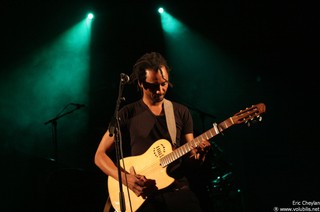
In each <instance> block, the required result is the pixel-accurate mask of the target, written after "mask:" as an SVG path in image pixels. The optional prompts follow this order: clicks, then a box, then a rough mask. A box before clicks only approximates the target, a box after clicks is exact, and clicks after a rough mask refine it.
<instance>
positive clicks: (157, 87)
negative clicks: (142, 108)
mask: <svg viewBox="0 0 320 212" xmlns="http://www.w3.org/2000/svg"><path fill="white" fill-rule="evenodd" d="M160 69H161V70H152V69H147V70H146V80H145V82H143V83H142V87H143V94H144V96H145V97H147V98H148V99H149V100H151V101H152V102H161V101H162V100H163V99H164V96H165V94H166V92H167V89H168V83H169V82H168V80H169V75H168V71H167V69H166V68H165V67H164V66H161V67H160Z"/></svg>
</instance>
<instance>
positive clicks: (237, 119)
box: [231, 103, 266, 126]
mask: <svg viewBox="0 0 320 212" xmlns="http://www.w3.org/2000/svg"><path fill="white" fill-rule="evenodd" d="M264 112H266V105H265V104H264V103H259V104H256V105H252V106H251V107H249V108H246V109H244V110H240V111H239V112H238V113H236V114H234V116H232V117H231V119H232V120H233V122H234V123H235V124H241V123H243V122H245V123H248V126H250V122H252V121H255V120H258V121H262V116H261V114H262V113H264Z"/></svg>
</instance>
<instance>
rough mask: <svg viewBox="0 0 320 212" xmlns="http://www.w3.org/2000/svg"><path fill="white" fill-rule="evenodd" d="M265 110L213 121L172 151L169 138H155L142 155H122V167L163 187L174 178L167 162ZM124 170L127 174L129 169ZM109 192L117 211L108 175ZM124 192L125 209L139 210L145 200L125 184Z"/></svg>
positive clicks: (116, 197)
mask: <svg viewBox="0 0 320 212" xmlns="http://www.w3.org/2000/svg"><path fill="white" fill-rule="evenodd" d="M265 110H266V106H265V104H263V103H259V104H256V105H253V106H252V107H250V108H246V109H245V110H241V111H240V112H238V113H236V114H235V115H234V116H232V117H230V118H228V119H226V120H225V121H223V122H221V123H220V124H214V125H213V127H212V128H211V129H209V130H207V131H206V132H204V133H203V134H201V135H199V136H197V137H196V138H194V139H193V140H192V141H190V142H188V143H186V144H184V145H182V146H180V147H178V148H177V149H175V150H174V151H172V146H171V143H170V142H169V141H167V140H165V139H160V140H157V141H156V142H155V143H153V145H152V146H150V147H149V149H148V150H147V151H146V152H145V153H143V154H142V155H138V156H130V157H126V158H123V159H122V160H120V164H121V166H122V164H123V163H124V164H125V166H126V167H128V169H130V167H134V169H135V172H136V173H137V174H140V175H144V176H146V178H147V179H153V180H155V181H156V186H157V188H158V189H159V190H160V189H163V188H166V187H168V186H169V185H170V184H171V183H173V181H174V179H173V178H172V177H170V176H169V175H168V174H167V167H168V165H169V164H170V163H172V162H174V161H175V160H177V159H179V158H180V157H182V156H183V155H185V154H187V153H188V152H190V151H191V150H192V149H193V148H194V147H197V146H198V145H199V144H200V142H202V141H203V140H209V139H211V138H212V137H214V136H216V135H218V134H219V133H221V132H222V131H223V130H225V129H227V128H229V127H231V126H232V125H234V124H241V123H248V125H249V126H250V122H251V121H253V120H254V119H257V118H258V121H261V120H262V117H261V116H260V114H261V113H264V112H265ZM122 168H123V167H122ZM126 171H128V173H129V170H126ZM123 180H124V179H123ZM108 192H109V198H110V201H111V204H112V206H113V208H114V209H115V210H116V211H121V205H120V196H119V193H120V192H119V182H118V181H117V180H115V179H114V178H112V177H108ZM123 193H124V202H125V205H126V211H136V210H138V208H139V207H140V206H141V205H142V204H143V203H144V201H145V200H146V199H144V198H143V197H141V196H140V197H138V196H136V194H135V193H134V192H133V191H131V190H130V189H129V188H127V187H126V186H125V185H123Z"/></svg>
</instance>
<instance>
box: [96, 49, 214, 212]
mask: <svg viewBox="0 0 320 212" xmlns="http://www.w3.org/2000/svg"><path fill="white" fill-rule="evenodd" d="M169 72H170V68H169V66H168V64H167V61H166V60H165V59H164V57H163V56H162V55H161V54H159V53H157V52H151V53H146V54H144V55H143V56H142V57H141V58H140V59H138V60H137V62H136V63H135V65H134V66H133V72H132V74H131V76H130V79H131V82H137V86H138V88H139V90H140V91H141V93H142V98H141V99H140V100H138V101H136V102H133V103H131V104H128V105H125V106H124V107H122V108H121V109H120V111H119V113H118V114H119V123H120V130H119V131H117V132H121V137H127V138H128V139H129V141H127V140H126V142H130V143H126V144H125V145H126V146H129V145H130V154H131V155H132V156H140V157H141V155H142V154H144V153H146V152H148V151H149V148H150V147H151V145H152V144H154V143H155V142H156V141H158V140H159V139H165V140H167V141H170V142H174V141H173V139H171V137H170V133H169V130H168V125H167V121H166V116H165V114H166V113H167V112H166V111H165V109H164V102H165V101H166V99H165V94H166V92H167V90H168V87H169V85H171V84H170V82H169ZM172 104H173V111H174V119H175V125H176V141H175V143H176V145H173V144H172V148H173V150H174V149H175V148H176V147H179V146H181V145H183V144H185V143H186V142H190V141H192V140H193V138H194V135H193V123H192V117H191V114H190V112H189V110H188V109H187V108H186V107H185V106H183V105H181V104H178V103H176V102H172ZM122 135H123V136H122ZM114 141H115V135H110V133H109V131H107V132H106V133H105V134H104V136H103V137H102V139H101V141H100V144H99V146H98V148H97V151H96V154H95V164H96V165H97V166H98V167H99V168H100V169H101V170H102V171H103V172H104V173H105V174H106V175H108V176H109V178H113V179H115V180H119V176H118V168H117V166H116V165H115V163H114V162H113V160H112V159H111V157H110V155H109V153H110V150H111V149H112V148H113V146H114ZM209 149H210V143H209V142H208V141H206V140H204V141H202V142H200V143H199V144H198V145H196V146H192V148H191V151H190V152H188V154H187V155H184V156H182V157H181V158H179V159H178V160H177V161H175V162H174V163H172V164H170V165H169V166H168V168H167V170H166V171H167V174H168V176H170V177H172V178H174V181H173V182H172V183H171V182H170V183H169V184H170V185H168V186H165V187H164V188H161V187H160V188H159V187H158V185H160V184H161V183H160V182H159V181H160V180H161V179H153V178H148V174H144V172H143V170H136V169H135V164H133V165H131V166H130V167H128V169H126V168H125V170H127V171H125V170H122V172H121V179H122V183H123V185H125V186H126V187H127V188H129V189H130V190H131V191H132V192H133V193H134V195H136V197H140V198H142V200H143V203H142V204H141V206H138V207H137V208H134V210H135V209H137V211H161V212H162V211H175V212H176V211H183V212H185V211H193V212H195V211H201V207H200V204H199V201H198V199H197V198H196V196H195V194H194V193H193V192H192V191H191V190H190V187H189V182H188V179H187V177H186V175H187V174H188V172H192V171H193V170H192V169H191V167H192V166H193V165H195V164H197V165H199V164H201V162H202V161H203V160H204V158H205V154H206V152H207V151H208V150H209ZM150 151H159V150H158V149H155V150H150ZM166 151H167V150H166ZM165 154H167V153H165ZM194 161H199V163H193V162H194ZM145 162H146V163H147V162H148V158H146V159H145ZM138 165H141V162H140V164H136V166H138ZM156 165H158V164H156ZM155 178H156V177H155ZM109 192H110V190H109ZM115 192H117V193H118V192H119V191H115ZM124 192H126V191H124ZM109 195H110V194H109ZM117 195H118V194H117ZM111 201H112V200H111ZM117 204H118V203H117ZM126 204H130V200H127V201H126ZM127 208H128V206H127Z"/></svg>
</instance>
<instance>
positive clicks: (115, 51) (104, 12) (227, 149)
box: [0, 0, 320, 212]
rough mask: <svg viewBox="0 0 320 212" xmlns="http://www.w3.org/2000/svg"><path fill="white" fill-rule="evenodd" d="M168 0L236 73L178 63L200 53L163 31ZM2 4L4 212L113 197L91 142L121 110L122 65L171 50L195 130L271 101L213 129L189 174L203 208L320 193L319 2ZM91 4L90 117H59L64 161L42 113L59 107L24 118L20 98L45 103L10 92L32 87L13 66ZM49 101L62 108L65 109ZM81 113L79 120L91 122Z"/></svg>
mask: <svg viewBox="0 0 320 212" xmlns="http://www.w3.org/2000/svg"><path fill="white" fill-rule="evenodd" d="M159 5H161V6H164V7H165V8H166V9H167V10H168V11H169V13H170V14H171V15H173V16H174V17H176V18H177V19H179V20H180V21H181V22H183V23H184V24H186V25H187V26H188V27H189V28H190V29H191V30H192V31H195V32H197V33H198V34H199V35H201V36H202V37H203V38H204V40H206V41H208V42H210V43H214V45H215V47H216V48H217V49H219V51H220V52H221V53H223V54H224V55H227V57H228V61H229V62H230V63H231V64H232V66H233V67H235V68H233V74H231V75H228V74H226V75H220V76H217V73H216V72H219V70H217V69H216V67H206V66H204V65H203V64H200V63H201V62H200V61H201V60H199V63H198V64H197V63H196V62H195V64H196V65H195V66H196V68H194V69H192V70H187V71H188V73H186V72H185V73H184V68H180V69H179V66H180V65H181V67H188V65H189V64H190V63H191V61H192V62H194V61H193V56H194V58H198V56H197V55H196V53H194V55H193V54H191V57H190V55H189V56H188V57H187V53H185V52H180V54H179V56H180V58H184V57H185V60H184V61H182V62H181V61H180V62H181V63H179V62H177V63H174V57H169V55H171V54H172V53H171V52H170V48H172V47H170V48H168V46H167V44H166V43H165V39H164V36H163V33H162V31H161V30H162V29H161V26H160V23H159V22H160V21H159V15H158V14H156V8H157V7H158V6H159ZM1 8H2V10H1V11H2V14H1V17H2V27H1V37H0V39H1V70H0V71H1V73H0V76H1V82H0V83H1V84H2V85H8V86H3V87H1V88H2V90H1V91H0V92H1V101H0V102H1V105H0V106H1V122H2V123H1V125H0V126H1V135H0V136H1V137H0V138H1V145H0V147H1V151H0V153H1V163H0V164H1V170H2V171H1V177H0V180H1V196H0V197H1V198H0V199H1V204H0V210H1V211H8V212H11V211H102V209H103V207H104V203H105V201H106V198H107V195H108V194H107V189H106V176H104V175H103V174H102V173H101V172H100V170H98V169H97V168H96V167H95V166H94V163H93V156H94V152H95V149H96V147H97V145H98V143H99V141H100V138H101V136H102V135H103V133H104V131H105V130H106V129H107V126H108V123H109V120H110V117H111V116H112V115H113V111H114V108H115V102H116V98H117V92H118V78H119V73H123V72H124V73H127V74H129V73H130V70H131V67H132V65H133V63H134V62H135V60H136V59H138V58H139V57H140V56H141V55H142V54H144V53H145V52H149V51H159V52H161V53H163V55H164V56H166V57H167V59H168V62H169V63H170V64H174V67H173V73H172V81H173V83H174V85H175V86H174V87H173V89H171V90H170V91H169V93H168V97H170V98H171V99H172V100H176V101H179V102H182V103H184V104H186V105H187V106H189V107H190V110H191V112H192V114H193V116H194V121H195V131H196V133H197V134H200V133H202V132H204V131H205V130H207V129H209V128H211V126H212V123H214V122H217V123H219V122H221V121H223V120H225V119H227V118H228V117H229V116H232V115H233V114H235V113H236V112H238V111H239V110H241V109H244V108H245V107H248V106H251V105H252V104H257V103H260V102H263V103H265V104H266V106H267V111H266V113H265V114H263V120H262V122H259V123H257V124H255V125H252V126H251V127H249V128H248V127H246V126H245V125H238V126H235V127H233V128H232V129H229V130H228V132H225V133H224V135H223V136H222V135H218V136H217V137H216V138H214V139H213V142H214V143H213V144H214V145H213V147H212V151H211V152H210V154H209V155H208V160H207V161H206V163H205V164H204V165H203V168H202V169H201V170H199V171H198V172H196V173H194V175H192V176H191V177H192V179H193V180H194V182H193V186H194V189H195V191H196V192H197V193H198V195H199V197H200V199H201V202H202V204H203V207H204V209H205V211H219V212H220V211H228V212H229V211H243V212H244V211H245V212H255V211H273V207H293V205H292V201H294V200H295V201H303V200H306V201H310V202H312V201H318V202H319V201H320V192H319V173H318V169H319V159H318V153H319V140H318V138H317V137H316V136H317V134H316V132H317V131H318V130H319V124H318V118H317V117H318V114H317V108H318V107H317V105H318V103H317V102H318V97H319V95H318V90H319V89H318V80H317V77H316V74H317V71H318V70H319V68H318V60H319V59H318V58H319V53H318V50H319V48H318V47H319V46H318V39H319V36H318V34H317V31H318V30H317V28H318V27H319V21H318V15H317V14H318V11H317V10H316V7H315V5H312V4H311V3H310V4H309V3H307V2H294V1H274V0H272V1H266V0H263V1H235V0H228V1H212V2H205V1H203V2H202V1H186V2H184V1H170V2H165V1H153V2H151V1H145V2H143V1H139V2H135V3H133V2H132V3H126V2H118V3H114V2H108V1H98V0H94V1H73V0H71V1H51V0H50V1H38V0H31V1H23V0H18V1H7V0H5V1H4V2H2V3H1ZM88 10H91V11H93V12H94V13H95V15H96V18H95V21H94V24H93V28H92V38H91V61H90V76H89V77H90V86H89V91H88V93H89V99H88V101H86V102H84V103H85V104H86V106H87V107H86V108H84V109H82V110H81V111H77V112H79V113H77V114H81V113H80V112H83V113H85V114H86V115H87V119H85V122H86V125H85V127H84V126H83V125H80V127H81V129H80V128H79V129H78V130H77V127H78V126H79V125H75V124H74V122H72V120H71V121H70V120H68V121H70V123H71V124H73V126H72V127H70V123H69V122H68V121H66V122H63V121H62V122H63V123H62V125H61V127H60V128H59V133H61V132H62V133H61V134H59V136H60V137H59V142H60V143H62V145H61V146H60V148H59V151H60V152H59V154H60V155H61V157H60V158H59V159H60V160H59V163H55V162H53V161H52V160H50V158H51V157H52V155H51V153H52V152H51V150H52V149H51V148H52V146H51V145H52V144H51V137H50V128H46V130H43V129H42V131H41V128H43V126H42V125H43V123H42V122H44V121H46V120H48V119H49V118H50V117H51V116H50V115H48V114H45V115H41V113H39V114H37V115H36V116H34V118H35V120H38V122H39V124H38V125H32V128H30V127H24V125H23V124H21V120H22V119H23V117H21V115H18V114H15V112H14V111H15V110H13V109H14V108H13V107H12V106H13V105H14V106H15V107H20V108H21V110H23V111H24V113H23V114H25V113H26V114H25V115H27V113H28V111H30V110H28V109H27V107H31V108H32V107H36V106H35V105H32V104H31V105H28V104H25V105H24V104H21V102H20V101H17V102H16V103H15V102H14V101H12V98H13V99H14V97H16V96H19V95H21V92H22V91H21V90H23V88H20V87H19V85H18V83H17V82H15V80H12V79H14V78H12V77H11V76H12V75H14V76H16V77H19V73H14V70H15V69H14V67H15V66H18V65H21V64H23V63H24V61H25V59H24V58H28V56H29V55H30V54H32V53H33V52H34V51H35V50H37V49H39V48H41V47H42V46H43V45H45V44H46V43H47V42H48V41H50V40H52V39H54V38H55V37H56V36H57V35H58V34H60V33H61V32H63V31H64V30H66V29H68V28H69V27H70V26H72V25H73V24H74V23H76V22H77V21H78V20H79V19H81V17H82V16H83V15H84V14H86V13H87V11H88ZM110 29H112V30H110ZM173 48H174V47H173ZM199 48H201V47H199ZM194 50H195V49H194ZM191 52H192V51H191ZM195 52H196V51H195ZM208 58H211V57H208ZM193 67H194V66H193ZM197 67H198V68H199V69H197ZM203 68H205V69H206V71H203V70H201V69H203ZM175 70H176V71H175ZM220 71H221V72H224V71H225V70H220ZM226 71H228V70H226ZM23 76H25V75H23ZM230 78H232V79H230ZM8 79H10V80H12V82H11V81H8ZM29 86H31V87H32V85H29ZM5 88H6V89H5ZM7 88H9V89H7ZM124 96H125V97H126V99H127V102H130V101H132V100H134V99H137V98H139V93H138V92H136V89H135V87H134V86H131V85H128V87H127V89H126V90H125V91H124ZM28 98H29V99H28ZM31 98H32V97H24V101H26V102H28V100H30V99H31ZM56 98H57V99H56V101H59V97H56ZM48 110H49V111H47V112H48V113H49V114H54V113H55V112H56V110H58V109H57V108H52V107H49V109H48ZM50 110H52V111H54V112H52V111H50ZM8 114H12V116H8ZM77 114H75V115H73V116H71V117H70V119H72V118H74V119H75V120H81V121H83V119H81V117H80V119H78V118H79V117H78V116H81V115H77ZM8 117H10V118H8ZM39 120H40V121H39ZM71 128H72V129H71ZM38 132H41V133H40V135H42V134H45V135H44V136H38V135H39V133H38ZM63 132H66V133H65V134H64V133H63ZM35 135H36V136H35ZM30 141H32V142H31V143H32V146H31V147H30V145H29V143H30ZM43 146H46V148H43ZM219 177H220V179H219Z"/></svg>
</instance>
